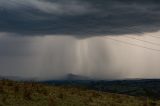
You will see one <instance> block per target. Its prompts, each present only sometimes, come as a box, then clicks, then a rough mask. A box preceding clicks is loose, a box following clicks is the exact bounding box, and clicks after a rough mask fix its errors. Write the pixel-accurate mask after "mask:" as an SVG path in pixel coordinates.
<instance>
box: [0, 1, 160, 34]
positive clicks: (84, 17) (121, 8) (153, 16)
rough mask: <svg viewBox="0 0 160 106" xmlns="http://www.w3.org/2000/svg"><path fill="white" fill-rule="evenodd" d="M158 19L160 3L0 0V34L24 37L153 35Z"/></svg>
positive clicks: (156, 29) (156, 28) (159, 20)
mask: <svg viewBox="0 0 160 106" xmlns="http://www.w3.org/2000/svg"><path fill="white" fill-rule="evenodd" d="M159 17H160V1H159V0H69V1H66V0H0V31H1V32H10V33H15V34H17V35H22V36H25V35H31V36H33V35H45V34H53V35H54V34H59V35H73V36H76V37H86V36H98V35H103V34H112V35H121V34H131V33H145V32H154V31H158V30H159V29H160V18H159Z"/></svg>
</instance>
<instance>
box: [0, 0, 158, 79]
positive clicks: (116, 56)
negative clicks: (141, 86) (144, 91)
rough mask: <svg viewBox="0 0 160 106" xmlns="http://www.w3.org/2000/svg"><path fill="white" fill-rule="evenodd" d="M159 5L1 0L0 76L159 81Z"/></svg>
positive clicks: (125, 0)
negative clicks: (67, 76) (70, 75)
mask: <svg viewBox="0 0 160 106" xmlns="http://www.w3.org/2000/svg"><path fill="white" fill-rule="evenodd" d="M159 17H160V1H159V0H134V1H133V0H132V1H131V0H0V75H2V76H20V77H30V78H33V77H35V78H38V79H55V78H59V77H61V76H63V75H65V74H67V73H73V74H80V75H86V76H89V77H93V78H99V79H100V78H101V79H110V78H112V79H114V78H159V77H160V65H159V63H160V36H159V34H160V31H159V30H160V18H159Z"/></svg>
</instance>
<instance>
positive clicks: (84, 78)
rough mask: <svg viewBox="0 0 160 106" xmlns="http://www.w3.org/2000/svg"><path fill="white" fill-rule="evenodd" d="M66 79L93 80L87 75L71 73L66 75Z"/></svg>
mask: <svg viewBox="0 0 160 106" xmlns="http://www.w3.org/2000/svg"><path fill="white" fill-rule="evenodd" d="M64 80H91V79H90V78H89V77H86V76H82V75H75V74H72V73H69V74H67V75H66V76H65V77H64Z"/></svg>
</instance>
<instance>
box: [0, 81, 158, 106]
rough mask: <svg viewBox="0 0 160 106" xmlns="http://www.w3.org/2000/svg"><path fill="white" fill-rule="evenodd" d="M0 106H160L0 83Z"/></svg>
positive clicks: (82, 92)
mask: <svg viewBox="0 0 160 106" xmlns="http://www.w3.org/2000/svg"><path fill="white" fill-rule="evenodd" d="M0 106H160V100H153V99H149V98H147V97H134V96H128V95H122V94H114V93H106V92H98V91H93V90H88V89H84V88H78V87H73V86H49V85H44V84H38V83H22V82H15V81H9V80H1V81H0Z"/></svg>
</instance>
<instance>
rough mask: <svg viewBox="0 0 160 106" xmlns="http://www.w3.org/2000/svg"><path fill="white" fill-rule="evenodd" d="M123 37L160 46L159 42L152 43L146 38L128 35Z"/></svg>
mask: <svg viewBox="0 0 160 106" xmlns="http://www.w3.org/2000/svg"><path fill="white" fill-rule="evenodd" d="M124 37H126V38H130V39H135V40H138V41H142V42H146V43H149V44H152V45H156V46H160V44H159V43H154V42H150V41H146V40H142V39H138V38H134V37H129V36H124Z"/></svg>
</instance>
